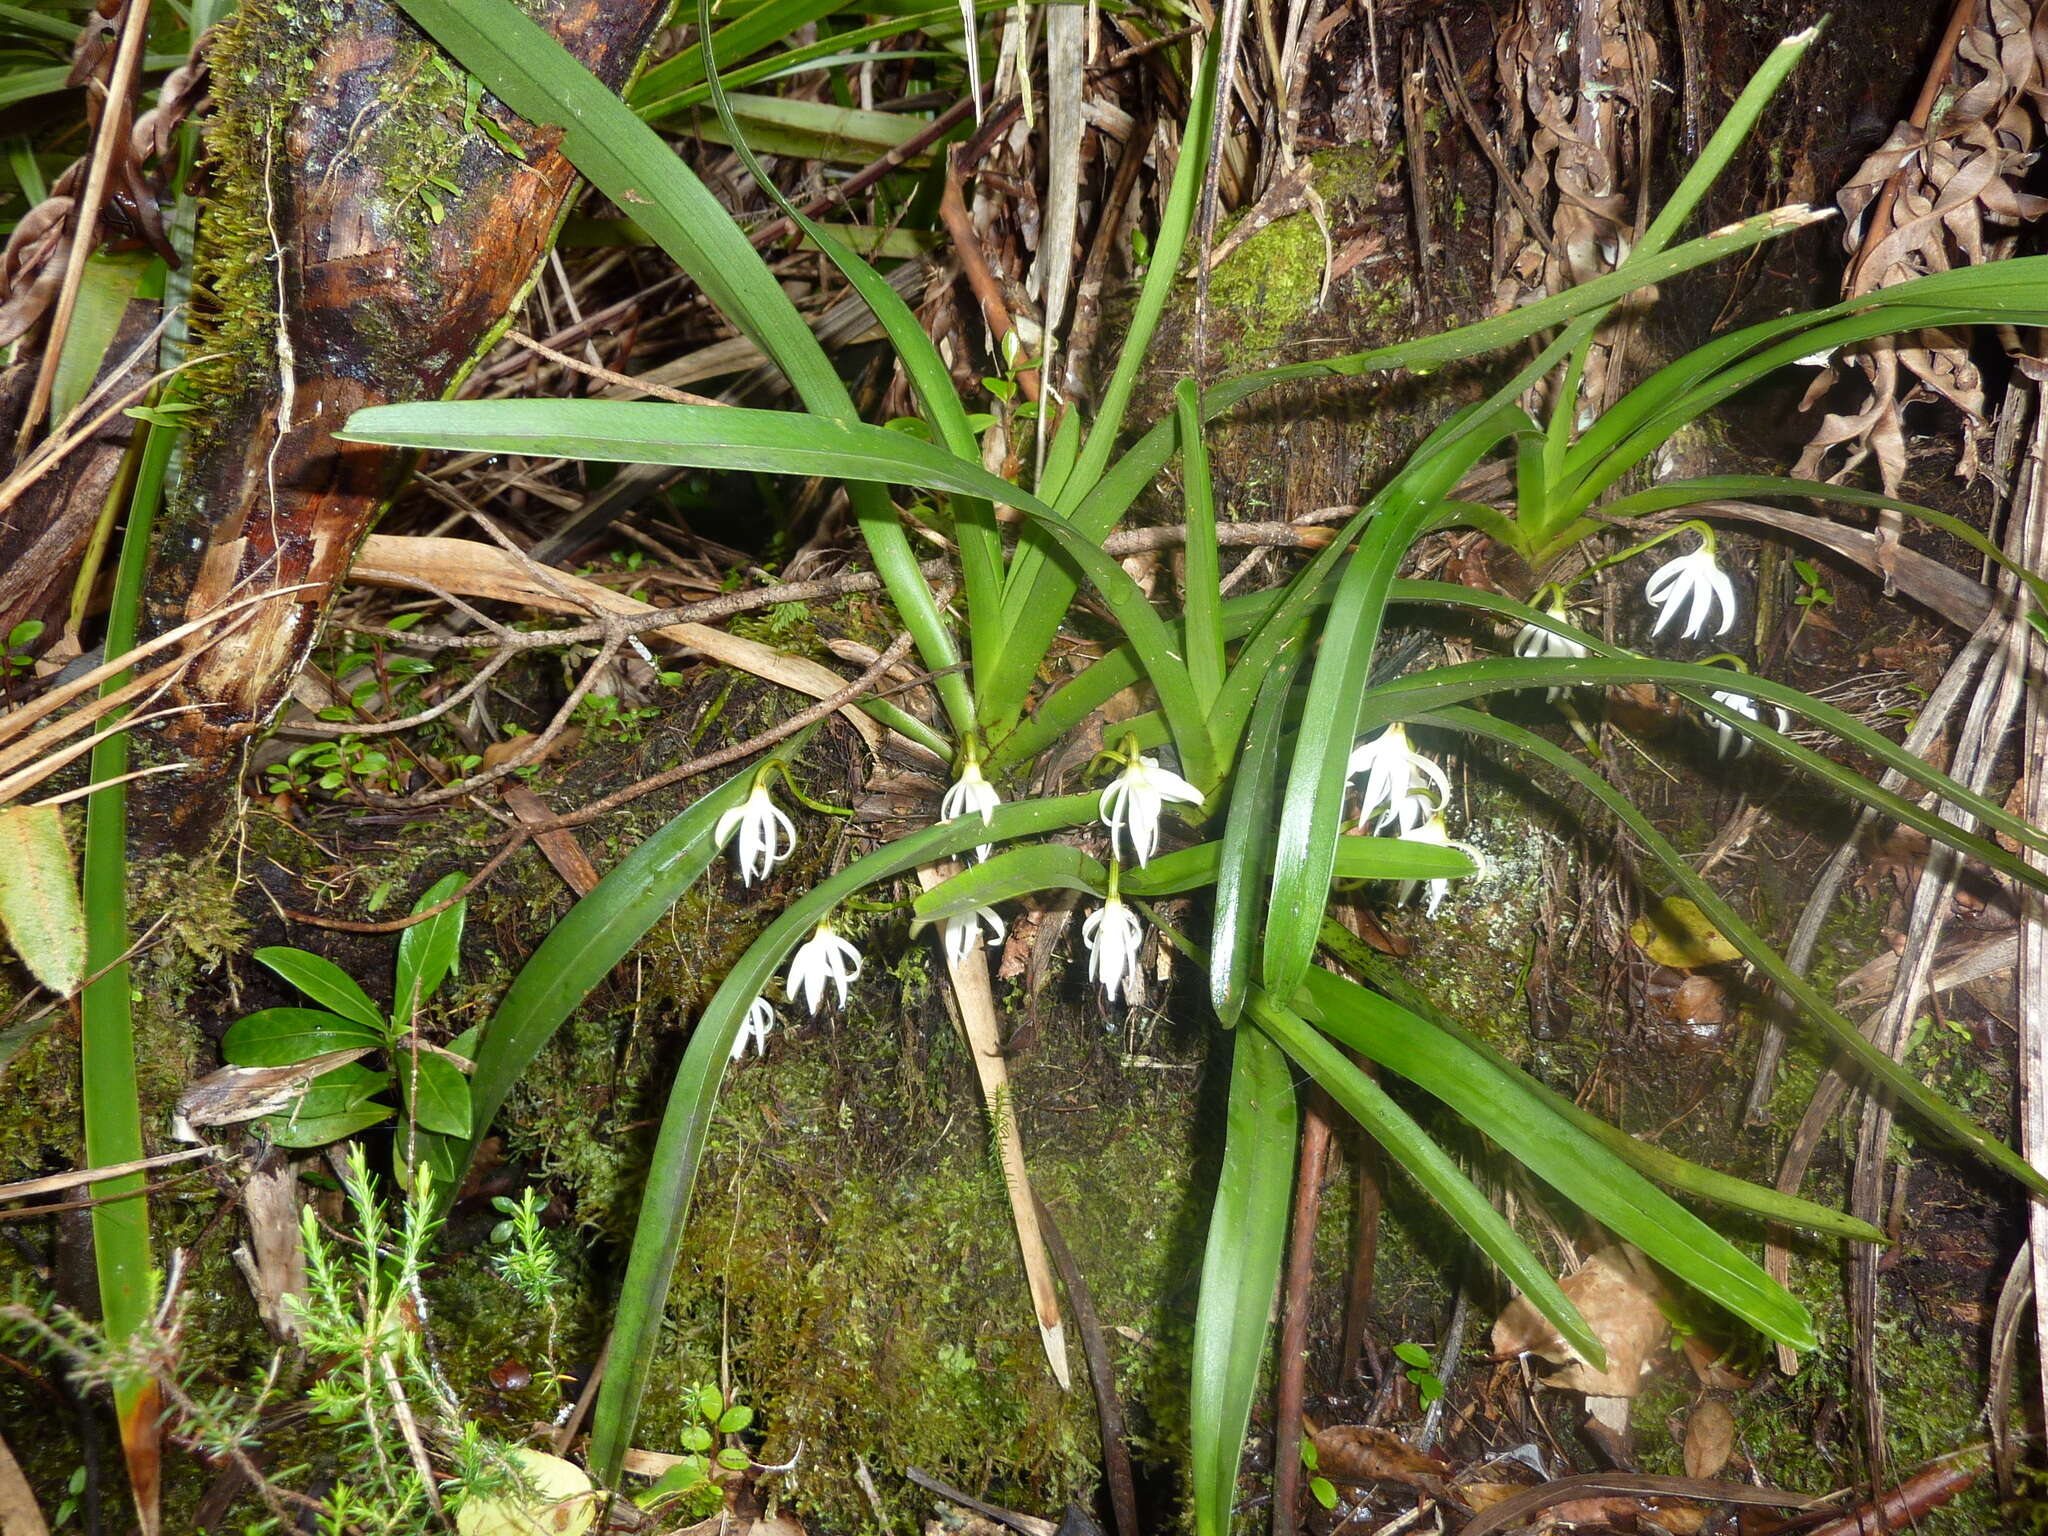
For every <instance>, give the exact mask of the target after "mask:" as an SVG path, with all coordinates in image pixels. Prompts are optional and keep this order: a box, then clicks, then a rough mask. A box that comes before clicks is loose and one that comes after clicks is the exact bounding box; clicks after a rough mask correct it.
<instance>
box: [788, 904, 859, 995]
mask: <svg viewBox="0 0 2048 1536" xmlns="http://www.w3.org/2000/svg"><path fill="white" fill-rule="evenodd" d="M859 976H860V951H859V950H858V949H856V948H854V947H853V945H852V944H850V943H848V942H847V941H846V940H845V939H842V938H841V937H840V936H839V935H838V934H837V933H835V932H834V931H833V929H832V924H831V922H830V921H829V920H827V921H825V922H822V923H820V924H818V928H817V931H816V932H815V933H813V934H812V935H811V936H810V937H809V938H808V939H806V940H804V943H803V946H802V947H801V948H800V949H798V950H797V952H796V953H795V954H793V955H791V956H790V957H789V973H788V975H787V977H786V978H785V980H784V982H783V989H784V990H785V991H786V992H788V994H789V995H790V996H791V997H792V998H795V997H801V998H803V1000H804V1006H805V1007H806V1008H808V1009H810V1011H811V1012H812V1013H814V1014H815V1013H817V1012H818V1011H819V1010H820V1008H822V1007H823V1005H824V1001H825V987H826V985H827V984H828V983H829V984H831V985H832V986H835V987H837V988H838V989H839V1006H840V1007H842V1008H844V1007H845V1006H846V987H847V983H849V982H851V981H855V980H857V979H859Z"/></svg>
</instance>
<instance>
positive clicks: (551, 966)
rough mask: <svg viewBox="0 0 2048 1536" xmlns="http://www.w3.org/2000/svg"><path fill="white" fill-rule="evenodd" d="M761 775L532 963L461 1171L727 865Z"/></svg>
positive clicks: (494, 1016)
mask: <svg viewBox="0 0 2048 1536" xmlns="http://www.w3.org/2000/svg"><path fill="white" fill-rule="evenodd" d="M812 734H813V732H812V731H802V732H799V733H798V734H797V735H795V736H792V737H790V738H789V739H788V740H786V741H781V742H778V743H776V745H775V746H774V747H773V748H771V749H770V750H769V752H768V754H767V755H766V757H764V758H763V759H762V761H763V762H764V763H765V762H769V761H782V762H790V761H793V760H794V759H795V758H796V755H797V754H798V753H799V752H801V751H802V750H803V748H804V745H805V743H807V742H808V741H809V740H810V738H811V736H812ZM760 767H761V764H758V763H757V764H755V765H754V766H752V767H749V768H747V769H745V770H743V771H742V772H740V773H737V774H735V775H733V777H731V778H729V779H727V780H726V781H725V782H724V783H723V784H721V785H719V786H718V787H717V788H716V789H714V790H712V791H711V792H710V793H709V794H707V795H704V796H702V797H701V798H700V799H698V800H697V801H695V802H694V803H693V804H692V805H691V806H690V807H689V809H687V810H685V811H684V812H683V813H682V814H681V815H679V816H676V817H675V818H674V819H673V820H671V821H670V822H669V823H668V824H667V825H666V826H664V827H662V828H661V829H660V830H659V831H658V832H656V833H654V834H653V835H652V836H651V837H648V838H647V839H646V840H645V841H644V842H642V843H641V844H640V846H639V847H637V848H635V849H634V850H633V851H632V852H631V853H629V854H627V855H626V857H625V858H623V859H621V860H620V861H619V862H618V864H616V865H615V866H614V867H613V868H612V869H610V870H609V871H607V872H606V874H605V876H604V878H603V879H601V880H599V881H598V882H597V884H596V885H594V886H592V887H591V889H590V892H589V894H588V895H586V896H584V897H583V898H582V899H581V900H579V901H578V902H577V903H576V905H575V906H573V907H571V908H570V909H569V911H568V913H567V914H566V915H565V916H564V917H563V918H562V920H561V921H560V922H558V923H556V924H555V926H554V927H552V928H550V929H549V930H548V935H547V937H546V938H544V939H542V940H541V942H540V945H539V947H538V948H536V949H535V950H534V952H533V953H532V954H531V955H529V956H528V957H527V959H526V963H525V964H524V965H522V966H521V967H520V968H519V974H518V975H516V976H514V977H513V978H512V984H511V985H510V986H509V987H507V988H506V989H505V995H504V996H503V997H501V998H500V999H499V1000H498V1006H497V1007H496V1008H495V1009H494V1010H492V1013H491V1017H490V1022H489V1023H488V1024H486V1025H485V1026H484V1032H483V1040H482V1042H481V1044H479V1045H478V1047H477V1052H476V1057H475V1062H476V1067H475V1070H474V1071H473V1072H472V1073H471V1074H470V1080H469V1082H470V1112H471V1116H472V1118H471V1121H470V1126H469V1132H468V1145H467V1146H466V1147H464V1148H463V1149H462V1152H461V1158H460V1167H461V1168H464V1169H466V1168H467V1167H468V1166H469V1163H470V1160H471V1159H472V1158H474V1157H475V1156H476V1150H477V1148H478V1147H479V1146H481V1145H482V1143H483V1139H484V1137H486V1136H487V1135H489V1134H490V1129H491V1121H492V1120H493V1119H494V1118H496V1116H497V1113H498V1110H499V1108H500V1107H501V1106H502V1105H503V1104H504V1102H505V1099H506V1097H507V1095H509V1094H510V1093H511V1092H512V1085H513V1084H514V1083H516V1082H518V1081H519V1079H520V1076H521V1075H522V1074H523V1073H524V1072H525V1071H526V1069H527V1067H529V1066H530V1065H532V1063H533V1059H534V1057H535V1056H537V1055H539V1054H540V1050H541V1047H543V1046H544V1045H546V1044H547V1042H548V1041H549V1040H550V1039H552V1038H553V1037H554V1033H555V1031H556V1030H558V1029H560V1028H561V1027H562V1024H563V1022H564V1021H565V1020H567V1019H568V1017H569V1015H570V1014H571V1013H573V1012H575V1011H576V1009H577V1007H578V1006H580V1005H581V1004H582V1002H583V999H584V998H586V997H588V996H589V995H590V993H591V990H592V989H593V988H595V987H596V986H597V984H598V983H599V982H601V981H603V980H604V979H605V977H607V976H609V975H610V974H611V972H612V968H613V967H614V966H616V965H617V964H618V963H619V962H620V961H621V960H623V959H625V958H626V956H627V955H628V954H630V953H631V952H632V949H633V946H634V945H635V944H638V943H639V942H640V940H641V939H642V938H643V937H644V936H645V935H646V933H647V930H648V929H650V928H652V927H653V926H654V925H655V924H656V923H658V922H660V921H661V919H662V917H663V915H664V914H666V913H667V912H668V910H669V909H670V908H671V907H673V906H674V905H675V904H676V903H677V902H678V901H679V900H681V899H682V896H683V894H684V892H686V891H688V890H689V888H690V887H691V886H693V885H695V884H696V883H697V881H698V879H699V878H701V877H702V875H703V874H704V871H705V870H707V869H709V868H710V867H711V861H712V860H713V859H715V858H716V857H717V856H718V849H719V845H718V842H717V839H716V838H715V837H714V836H713V835H712V834H713V832H714V831H715V829H716V828H717V825H718V819H719V817H721V816H723V815H724V814H725V813H726V812H727V811H729V810H731V809H732V808H733V807H734V806H736V805H738V804H739V803H740V802H741V801H743V800H745V799H746V797H747V795H748V793H749V792H750V791H751V789H752V787H753V781H754V776H755V774H756V773H757V772H758V771H759V770H760ZM454 1193H455V1187H454V1185H453V1184H452V1183H451V1184H450V1185H448V1186H447V1187H445V1188H442V1189H439V1190H437V1191H436V1194H437V1195H438V1196H439V1197H440V1200H441V1206H442V1209H443V1210H446V1208H447V1204H448V1202H449V1201H450V1200H452V1199H453V1198H454Z"/></svg>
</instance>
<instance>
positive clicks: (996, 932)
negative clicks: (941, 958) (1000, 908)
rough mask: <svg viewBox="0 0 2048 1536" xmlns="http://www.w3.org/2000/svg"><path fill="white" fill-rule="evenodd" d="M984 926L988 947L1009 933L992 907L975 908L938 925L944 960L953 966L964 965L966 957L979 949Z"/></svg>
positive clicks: (1000, 941) (998, 942)
mask: <svg viewBox="0 0 2048 1536" xmlns="http://www.w3.org/2000/svg"><path fill="white" fill-rule="evenodd" d="M984 924H986V925H987V927H988V932H989V946H990V947H991V948H993V947H994V946H995V945H997V944H1000V943H1002V942H1003V935H1004V934H1006V933H1008V932H1009V928H1008V927H1007V926H1006V925H1005V924H1004V922H1003V919H1002V917H1001V915H1000V914H999V913H997V912H996V910H995V909H994V908H993V907H976V908H975V909H974V910H973V911H972V912H960V913H956V914H955V915H954V916H952V917H949V918H947V919H946V920H945V921H944V922H943V923H941V924H939V937H940V938H941V939H942V940H943V941H944V942H945V945H946V958H947V959H948V960H951V961H952V962H953V963H954V964H955V965H965V964H966V963H967V957H968V956H969V955H971V954H973V953H974V952H975V951H976V950H977V949H979V948H981V930H982V927H983V925H984Z"/></svg>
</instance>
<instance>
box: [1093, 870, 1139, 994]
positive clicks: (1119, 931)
mask: <svg viewBox="0 0 2048 1536" xmlns="http://www.w3.org/2000/svg"><path fill="white" fill-rule="evenodd" d="M1144 938H1145V928H1144V925H1143V924H1142V923H1140V922H1139V921H1138V914H1137V913H1135V912H1133V911H1132V910H1131V909H1130V908H1129V907H1127V906H1125V905H1124V903H1123V898H1122V897H1120V896H1118V895H1117V894H1116V893H1115V892H1114V891H1111V893H1110V894H1109V896H1108V898H1107V899H1106V900H1104V902H1103V903H1102V905H1101V906H1100V907H1098V908H1096V910H1095V911H1093V912H1091V913H1089V914H1088V917H1087V919H1086V920H1085V921H1084V922H1083V923H1082V924H1081V942H1082V943H1084V944H1086V945H1087V946H1088V979H1089V980H1090V981H1093V982H1099V983H1100V984H1101V986H1102V995H1103V996H1104V997H1106V998H1108V999H1109V1000H1110V1001H1111V1002H1112V1003H1113V1002H1115V1001H1116V1000H1117V998H1118V996H1119V995H1127V994H1128V993H1129V991H1130V983H1131V977H1132V975H1133V974H1134V973H1135V972H1136V971H1137V968H1138V946H1139V945H1140V944H1141V943H1143V942H1144Z"/></svg>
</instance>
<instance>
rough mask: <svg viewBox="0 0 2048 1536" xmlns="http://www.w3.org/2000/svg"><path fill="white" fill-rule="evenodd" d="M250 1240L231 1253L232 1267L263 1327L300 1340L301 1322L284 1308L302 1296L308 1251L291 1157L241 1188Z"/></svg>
mask: <svg viewBox="0 0 2048 1536" xmlns="http://www.w3.org/2000/svg"><path fill="white" fill-rule="evenodd" d="M242 1211H243V1214H244V1215H246V1216H247V1217H248V1218H249V1241H248V1242H247V1243H246V1244H243V1245H242V1246H240V1247H238V1248H236V1249H235V1267H236V1268H237V1269H239V1270H241V1272H242V1278H243V1279H244V1280H246V1281H247V1282H248V1283H249V1292H250V1294H251V1295H253V1296H254V1297H255V1298H256V1310H257V1312H258V1314H260V1315H261V1317H262V1318H263V1325H264V1326H265V1327H266V1328H268V1329H269V1330H270V1331H271V1333H273V1334H274V1335H276V1336H277V1337H278V1338H280V1339H296V1338H297V1337H298V1336H299V1319H298V1315H297V1313H295V1312H294V1311H293V1310H292V1309H291V1308H290V1307H289V1306H287V1305H286V1304H285V1298H286V1297H288V1296H297V1297H302V1298H303V1297H304V1296H305V1294H306V1249H305V1242H304V1236H303V1231H302V1229H301V1227H300V1225H299V1171H298V1168H297V1167H296V1166H295V1165H294V1164H293V1163H292V1161H291V1159H289V1158H279V1159H278V1160H277V1166H275V1167H274V1168H267V1169H259V1170H258V1171H257V1172H255V1173H252V1174H251V1175H250V1176H249V1179H248V1182H247V1183H245V1184H244V1185H243V1186H242Z"/></svg>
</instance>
